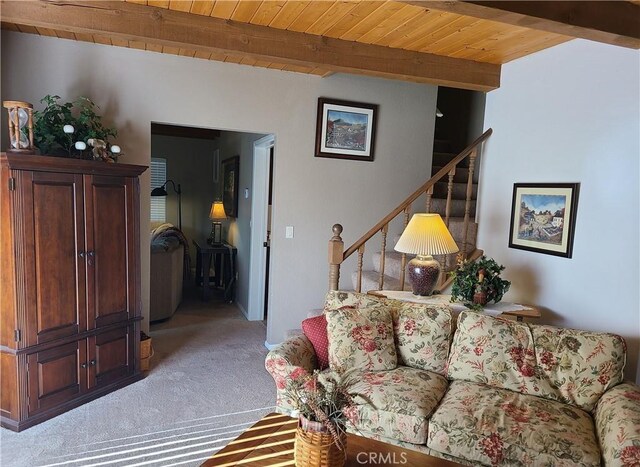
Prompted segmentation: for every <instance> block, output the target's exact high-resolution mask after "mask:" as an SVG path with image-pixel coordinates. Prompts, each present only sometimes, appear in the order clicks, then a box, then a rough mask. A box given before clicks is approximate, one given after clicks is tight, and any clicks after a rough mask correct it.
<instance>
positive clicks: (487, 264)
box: [451, 256, 511, 308]
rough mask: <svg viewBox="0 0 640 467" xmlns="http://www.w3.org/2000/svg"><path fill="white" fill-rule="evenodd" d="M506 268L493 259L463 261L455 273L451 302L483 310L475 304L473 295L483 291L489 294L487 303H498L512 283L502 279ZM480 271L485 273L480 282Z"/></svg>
mask: <svg viewBox="0 0 640 467" xmlns="http://www.w3.org/2000/svg"><path fill="white" fill-rule="evenodd" d="M503 270H504V266H502V265H500V264H498V263H496V261H495V260H494V259H493V258H487V257H486V256H482V257H481V258H480V259H478V260H476V261H463V262H461V263H460V264H458V268H457V269H456V270H455V271H454V272H453V284H452V285H451V300H452V301H453V300H457V301H461V302H463V303H464V304H465V305H466V306H468V307H469V308H481V306H479V305H474V304H473V295H474V294H475V293H476V292H477V291H479V290H481V291H483V292H485V293H486V294H487V302H494V303H498V302H499V301H500V300H502V297H503V296H504V294H505V293H507V291H508V290H509V287H510V286H511V282H509V281H506V280H504V279H502V278H501V277H500V273H501V272H502V271H503ZM480 271H484V280H483V281H482V282H479V280H478V276H479V273H480Z"/></svg>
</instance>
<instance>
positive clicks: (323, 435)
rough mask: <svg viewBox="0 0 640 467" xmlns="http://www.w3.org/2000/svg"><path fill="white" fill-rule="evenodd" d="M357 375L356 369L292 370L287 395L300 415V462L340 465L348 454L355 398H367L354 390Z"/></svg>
mask: <svg viewBox="0 0 640 467" xmlns="http://www.w3.org/2000/svg"><path fill="white" fill-rule="evenodd" d="M356 382H357V378H356V377H355V376H354V375H353V373H349V372H345V373H340V372H333V373H320V372H318V371H315V372H314V373H313V374H309V373H307V372H306V371H304V370H303V369H298V370H297V371H294V372H293V373H292V374H291V377H290V380H289V381H288V382H287V384H286V387H285V393H286V395H287V397H288V398H289V399H290V400H291V401H292V404H293V406H294V407H295V408H296V410H294V411H293V412H292V414H291V415H292V416H298V419H299V424H298V430H297V432H296V441H295V459H296V465H297V466H309V467H310V466H313V465H316V462H317V460H318V459H323V460H324V461H325V463H322V464H317V465H323V466H334V467H339V466H342V465H344V461H345V458H346V442H347V438H346V425H347V422H351V424H355V421H356V419H357V408H356V403H355V400H354V399H355V398H356V397H360V398H362V399H363V400H365V402H367V400H366V399H365V398H364V396H362V395H361V394H357V393H354V392H352V388H353V386H354V384H355V383H356Z"/></svg>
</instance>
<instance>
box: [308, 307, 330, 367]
mask: <svg viewBox="0 0 640 467" xmlns="http://www.w3.org/2000/svg"><path fill="white" fill-rule="evenodd" d="M302 332H304V335H305V336H307V339H309V341H311V345H313V350H314V351H315V352H316V357H318V366H319V367H320V369H321V370H324V369H325V368H328V367H329V338H328V337H327V318H326V317H325V316H324V315H320V316H314V317H313V318H307V319H305V320H304V321H302Z"/></svg>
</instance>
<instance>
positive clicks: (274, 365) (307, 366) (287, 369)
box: [264, 334, 318, 414]
mask: <svg viewBox="0 0 640 467" xmlns="http://www.w3.org/2000/svg"><path fill="white" fill-rule="evenodd" d="M264 366H265V368H266V369H267V371H268V372H269V374H270V375H271V376H272V377H273V379H274V381H275V382H276V392H277V401H276V410H277V411H278V412H280V413H287V414H288V413H290V412H291V410H293V409H294V407H293V405H292V404H291V400H290V399H289V398H287V397H286V394H285V391H284V389H285V386H286V384H287V380H288V379H289V378H291V375H293V377H294V378H296V377H299V376H300V374H301V373H303V372H304V373H308V374H311V373H313V371H314V370H316V369H318V359H317V357H316V353H315V351H314V350H313V346H312V345H311V341H309V339H307V337H306V336H305V335H304V334H303V335H300V336H295V337H291V338H289V339H287V340H286V341H284V342H283V343H282V344H280V345H279V346H278V347H276V348H275V349H273V350H271V351H270V352H269V353H268V354H267V358H266V360H265V364H264Z"/></svg>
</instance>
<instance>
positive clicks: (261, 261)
mask: <svg viewBox="0 0 640 467" xmlns="http://www.w3.org/2000/svg"><path fill="white" fill-rule="evenodd" d="M274 153H275V136H274V135H267V136H265V137H264V138H261V139H259V140H257V141H255V142H254V143H253V188H252V191H253V201H252V203H251V213H252V216H251V217H252V219H251V266H250V279H249V281H250V284H251V289H250V293H249V310H248V318H249V319H250V320H265V319H266V318H267V310H268V308H269V270H270V262H271V261H270V260H271V254H270V253H271V219H272V218H273V210H274V205H273V172H274V171H273V167H274Z"/></svg>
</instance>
